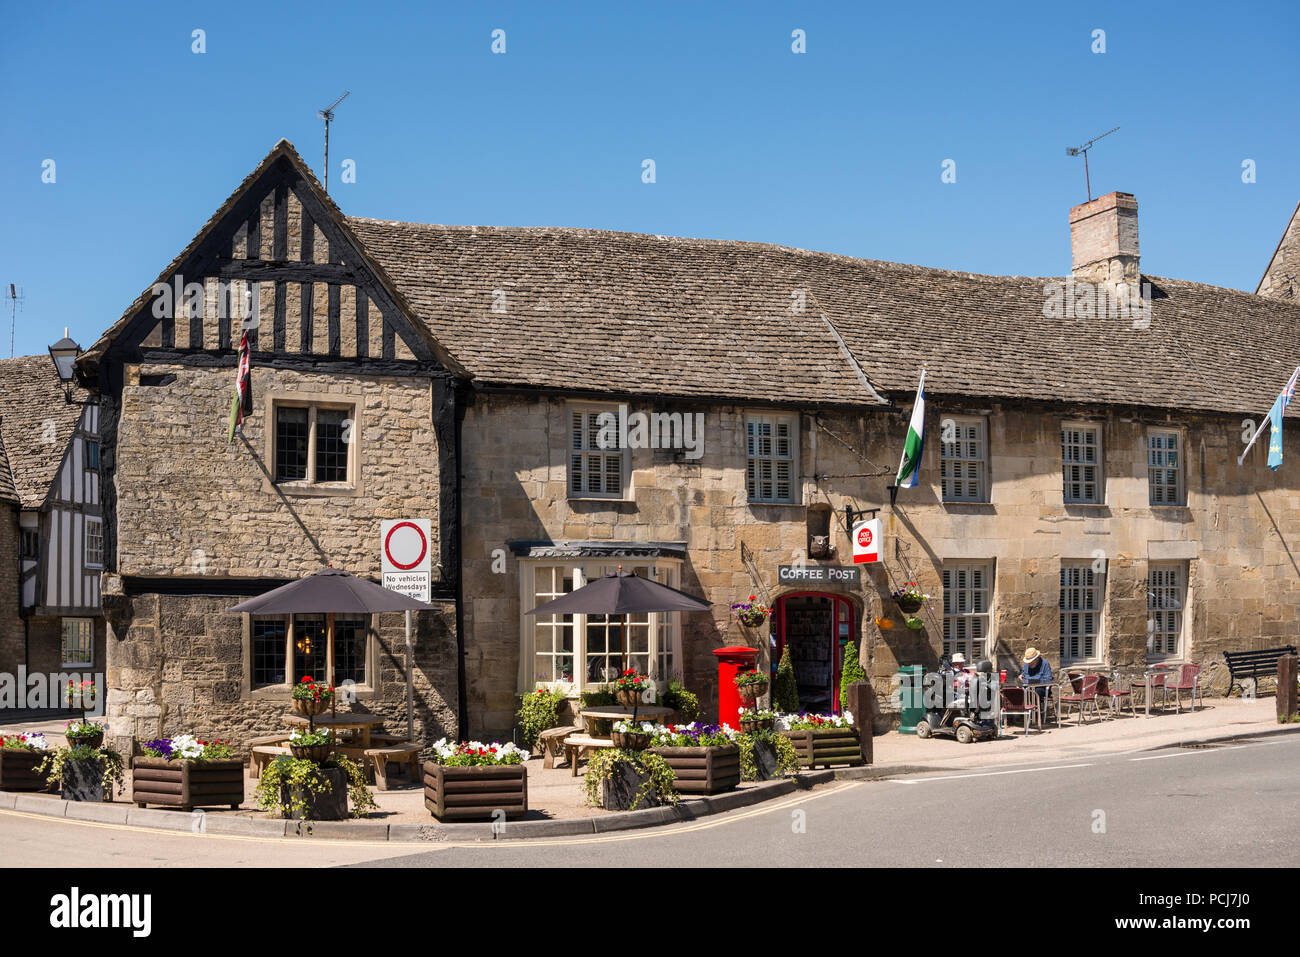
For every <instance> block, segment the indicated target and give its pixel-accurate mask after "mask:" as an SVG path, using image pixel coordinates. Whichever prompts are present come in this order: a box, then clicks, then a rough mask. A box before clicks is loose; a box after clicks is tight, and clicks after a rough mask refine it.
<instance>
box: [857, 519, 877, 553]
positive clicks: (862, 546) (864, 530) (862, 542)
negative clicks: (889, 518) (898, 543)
mask: <svg viewBox="0 0 1300 957" xmlns="http://www.w3.org/2000/svg"><path fill="white" fill-rule="evenodd" d="M878 561H880V519H878V518H868V519H866V520H864V521H861V522H858V523H856V524H855V525H854V526H853V563H854V564H855V565H863V564H867V563H870V562H878Z"/></svg>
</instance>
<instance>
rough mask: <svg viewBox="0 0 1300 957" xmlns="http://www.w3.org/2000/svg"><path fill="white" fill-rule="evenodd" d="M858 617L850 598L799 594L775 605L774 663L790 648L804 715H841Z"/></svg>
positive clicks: (818, 593)
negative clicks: (847, 651) (847, 655)
mask: <svg viewBox="0 0 1300 957" xmlns="http://www.w3.org/2000/svg"><path fill="white" fill-rule="evenodd" d="M857 616H858V613H857V607H856V606H855V605H854V603H853V600H852V599H850V598H848V597H847V596H845V595H835V594H831V593H829V592H815V591H800V592H790V593H789V594H786V595H782V596H781V597H780V598H778V599H777V600H776V608H775V609H774V614H773V615H772V620H773V622H774V623H775V625H776V658H775V659H773V660H774V661H779V660H780V657H781V654H782V652H783V651H784V650H785V647H786V645H787V644H788V645H789V646H790V663H791V664H792V665H793V666H794V675H795V683H796V684H797V685H798V687H799V706H800V707H801V708H802V709H803V710H804V711H817V712H822V713H826V712H831V711H833V712H835V713H838V712H839V710H840V672H841V670H842V669H843V666H844V644H843V642H848V641H855V640H857V635H858V617H857Z"/></svg>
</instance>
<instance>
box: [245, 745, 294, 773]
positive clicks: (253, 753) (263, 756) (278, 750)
mask: <svg viewBox="0 0 1300 957" xmlns="http://www.w3.org/2000/svg"><path fill="white" fill-rule="evenodd" d="M280 740H282V741H283V740H284V739H283V738H281V739H280ZM288 753H289V749H288V748H282V747H278V746H276V745H271V744H255V745H253V747H251V748H250V749H249V751H248V776H249V777H250V778H260V777H261V776H262V769H263V768H264V767H266V766H267V765H268V764H270V763H271V762H272V761H274V760H275V759H276V758H278V757H279V756H280V755H282V754H288Z"/></svg>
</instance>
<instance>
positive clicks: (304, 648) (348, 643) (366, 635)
mask: <svg viewBox="0 0 1300 957" xmlns="http://www.w3.org/2000/svg"><path fill="white" fill-rule="evenodd" d="M249 639H250V640H249V648H248V653H249V661H250V665H251V667H250V669H249V678H250V681H249V684H250V686H251V687H252V688H273V687H284V686H287V685H293V684H297V683H298V682H299V681H301V680H302V679H303V678H307V677H310V678H311V679H312V680H313V681H318V682H321V683H323V684H328V685H333V686H334V687H339V686H341V685H343V684H344V683H346V682H351V683H353V684H356V685H367V684H369V682H368V681H367V667H366V659H367V650H368V649H369V647H370V645H369V642H370V623H369V619H367V618H365V617H364V616H363V617H354V618H348V617H344V616H342V615H339V616H337V617H336V618H335V620H334V673H333V675H331V674H330V673H329V661H330V655H329V622H328V619H327V618H326V616H325V615H293V616H289V615H255V616H253V619H252V621H251V622H250V627H249ZM286 666H291V667H286Z"/></svg>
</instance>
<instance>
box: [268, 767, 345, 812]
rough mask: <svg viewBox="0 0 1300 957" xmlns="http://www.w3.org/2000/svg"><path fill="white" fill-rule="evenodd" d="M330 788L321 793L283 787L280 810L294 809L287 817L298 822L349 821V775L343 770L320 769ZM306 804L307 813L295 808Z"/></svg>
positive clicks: (287, 786)
mask: <svg viewBox="0 0 1300 957" xmlns="http://www.w3.org/2000/svg"><path fill="white" fill-rule="evenodd" d="M317 772H318V773H319V774H320V775H321V776H322V777H324V778H325V780H326V782H327V783H328V785H329V786H328V787H327V788H325V790H323V791H321V792H319V793H317V792H314V791H309V790H307V789H306V788H296V787H291V786H290V785H288V784H282V785H280V806H281V807H282V808H292V810H289V812H288V813H287V814H286V815H285V816H286V817H288V818H290V819H291V820H295V821H342V820H345V819H346V818H347V817H348V775H347V772H346V771H344V770H343V769H342V768H317ZM298 803H302V804H303V805H305V806H306V810H305V811H304V810H300V809H298V808H296V807H294V805H296V804H298Z"/></svg>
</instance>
